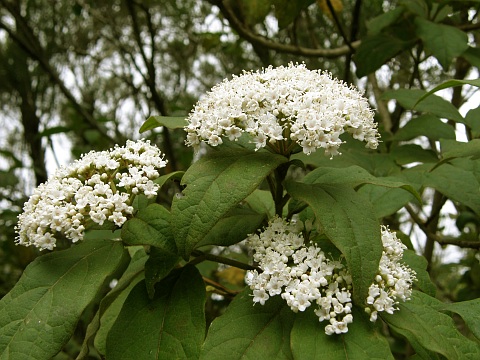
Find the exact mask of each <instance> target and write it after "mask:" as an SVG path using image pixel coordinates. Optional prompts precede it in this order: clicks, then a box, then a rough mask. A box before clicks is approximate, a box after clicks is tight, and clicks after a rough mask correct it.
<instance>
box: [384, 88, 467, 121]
mask: <svg viewBox="0 0 480 360" xmlns="http://www.w3.org/2000/svg"><path fill="white" fill-rule="evenodd" d="M425 93H426V92H425V91H424V90H417V89H415V90H407V89H399V90H391V91H386V92H385V93H384V94H383V96H382V97H383V99H385V100H391V99H395V100H397V101H398V102H399V103H400V105H402V106H403V107H404V108H406V109H410V110H416V111H423V112H426V113H430V114H433V115H437V116H438V117H439V118H444V119H450V120H454V121H456V122H460V123H463V122H464V119H463V117H462V115H460V113H459V112H458V110H457V109H456V108H455V106H453V105H452V104H451V103H449V102H448V101H447V100H445V99H443V98H441V97H439V96H437V95H431V96H429V97H428V98H426V99H425V100H423V101H422V102H421V103H418V100H419V99H420V98H421V97H422V96H423V95H425ZM417 103H418V105H417Z"/></svg>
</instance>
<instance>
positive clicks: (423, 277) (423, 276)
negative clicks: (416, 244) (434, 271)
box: [402, 250, 437, 296]
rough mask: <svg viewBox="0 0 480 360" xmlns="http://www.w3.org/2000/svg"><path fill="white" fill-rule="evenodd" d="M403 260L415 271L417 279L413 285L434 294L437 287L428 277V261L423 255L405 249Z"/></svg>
mask: <svg viewBox="0 0 480 360" xmlns="http://www.w3.org/2000/svg"><path fill="white" fill-rule="evenodd" d="M402 260H403V262H404V263H405V264H407V265H408V266H409V267H410V268H411V269H413V270H415V272H416V273H417V275H416V276H417V281H416V282H415V286H416V287H418V288H419V289H420V290H422V291H423V292H424V293H426V294H428V295H430V296H435V294H436V293H437V287H436V286H435V284H434V283H433V282H432V280H431V279H430V274H429V273H428V271H427V266H428V262H427V259H425V258H424V257H423V256H420V255H417V254H416V253H415V251H413V250H405V251H404V252H403V259H402Z"/></svg>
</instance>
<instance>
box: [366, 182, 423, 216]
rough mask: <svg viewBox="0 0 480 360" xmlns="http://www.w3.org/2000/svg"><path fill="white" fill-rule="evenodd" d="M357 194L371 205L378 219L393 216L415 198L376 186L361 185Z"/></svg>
mask: <svg viewBox="0 0 480 360" xmlns="http://www.w3.org/2000/svg"><path fill="white" fill-rule="evenodd" d="M358 193H359V194H361V195H362V196H365V197H366V198H367V199H368V200H369V202H370V203H371V204H372V205H373V207H374V211H375V216H376V217H377V218H379V219H381V218H383V217H386V216H390V215H393V214H395V213H396V212H397V211H398V210H400V209H401V208H402V207H404V206H405V205H406V204H408V203H409V202H411V201H413V200H414V199H415V197H414V196H413V195H412V194H410V193H408V192H406V191H405V190H402V189H395V188H394V189H389V188H384V187H381V186H376V185H369V184H366V185H363V186H362V187H361V188H360V189H358Z"/></svg>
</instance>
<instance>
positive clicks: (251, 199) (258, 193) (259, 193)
mask: <svg viewBox="0 0 480 360" xmlns="http://www.w3.org/2000/svg"><path fill="white" fill-rule="evenodd" d="M245 202H246V203H247V204H248V206H249V207H250V208H251V209H252V210H254V211H256V212H258V213H260V214H267V218H269V219H270V218H272V217H273V216H274V215H275V202H274V201H273V198H272V193H271V192H270V191H268V190H260V189H256V190H255V191H254V192H253V193H251V194H250V195H248V196H247V197H246V198H245Z"/></svg>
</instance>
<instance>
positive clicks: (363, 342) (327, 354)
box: [290, 308, 393, 360]
mask: <svg viewBox="0 0 480 360" xmlns="http://www.w3.org/2000/svg"><path fill="white" fill-rule="evenodd" d="M325 325H326V324H325V323H319V321H318V318H317V316H316V315H315V314H314V313H313V312H311V311H307V312H305V313H299V314H297V315H296V317H295V323H294V325H293V329H292V333H291V335H290V336H291V340H290V342H291V344H292V345H291V346H292V353H293V356H294V358H295V359H298V360H301V359H309V360H316V359H318V360H323V359H328V360H350V359H355V360H373V359H378V360H384V359H392V360H393V356H392V353H391V352H390V346H389V344H388V342H387V340H386V338H385V337H384V336H383V335H382V334H381V333H380V332H379V331H378V329H377V327H375V326H374V324H372V323H371V322H370V321H369V319H368V316H366V315H365V313H363V312H362V311H361V310H358V309H357V308H354V311H353V323H351V324H349V325H348V332H347V333H346V334H342V335H330V336H329V335H326V334H325V331H324V328H325Z"/></svg>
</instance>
